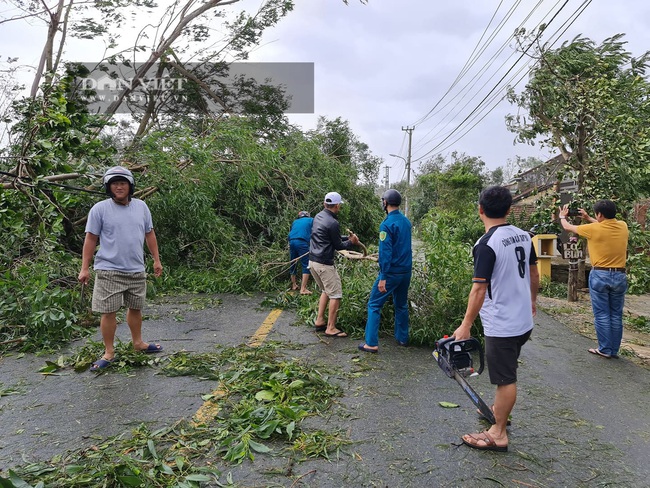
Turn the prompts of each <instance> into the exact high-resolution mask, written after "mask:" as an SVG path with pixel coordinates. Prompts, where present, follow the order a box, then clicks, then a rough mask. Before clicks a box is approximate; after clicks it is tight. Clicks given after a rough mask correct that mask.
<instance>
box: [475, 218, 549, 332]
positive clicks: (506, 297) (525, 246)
mask: <svg viewBox="0 0 650 488" xmlns="http://www.w3.org/2000/svg"><path fill="white" fill-rule="evenodd" d="M473 256H474V277H473V279H472V281H473V282H475V283H487V284H488V289H487V293H486V296H485V301H484V302H483V307H482V308H481V312H480V315H481V321H482V323H483V330H484V332H485V335H486V336H490V337H516V336H519V335H522V334H525V333H526V332H528V331H529V330H531V329H532V328H533V310H532V299H531V293H530V270H529V266H531V265H534V264H536V263H537V254H536V253H535V249H534V246H533V243H532V240H531V238H530V235H529V234H528V232H526V231H524V230H521V229H519V228H518V227H515V226H514V225H510V224H502V225H497V226H494V227H492V228H490V230H489V231H488V232H487V233H486V234H485V235H484V236H483V237H481V238H480V239H479V240H478V241H476V244H475V245H474V250H473Z"/></svg>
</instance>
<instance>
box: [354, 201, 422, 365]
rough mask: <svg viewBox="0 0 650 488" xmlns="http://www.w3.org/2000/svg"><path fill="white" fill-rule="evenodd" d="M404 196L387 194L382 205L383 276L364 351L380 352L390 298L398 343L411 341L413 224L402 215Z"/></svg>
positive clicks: (371, 306)
mask: <svg viewBox="0 0 650 488" xmlns="http://www.w3.org/2000/svg"><path fill="white" fill-rule="evenodd" d="M401 203H402V195H400V193H399V192H398V191H397V190H393V189H390V190H386V191H385V192H384V194H383V195H382V197H381V204H382V206H383V208H384V212H386V218H385V219H384V221H383V222H382V223H381V225H380V226H379V276H378V277H377V279H376V280H375V284H374V285H373V286H372V290H371V291H370V298H369V299H368V320H367V321H366V337H365V339H366V342H365V343H363V344H359V346H358V348H359V350H360V351H364V352H370V353H377V352H379V318H380V316H381V309H382V307H383V306H384V303H386V300H388V298H389V297H391V296H392V297H393V305H394V308H395V340H396V341H397V344H399V345H400V346H406V345H407V344H408V340H409V308H408V291H409V286H410V284H411V269H412V263H413V257H412V252H411V222H410V221H409V219H407V218H406V217H405V216H404V214H403V213H401V212H400V211H399V206H400V204H401Z"/></svg>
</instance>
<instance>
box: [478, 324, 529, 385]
mask: <svg viewBox="0 0 650 488" xmlns="http://www.w3.org/2000/svg"><path fill="white" fill-rule="evenodd" d="M531 332H532V329H531V330H529V331H528V332H526V333H525V334H523V335H520V336H517V337H488V336H485V358H486V360H487V365H488V373H489V376H490V383H492V384H493V385H510V384H512V383H516V382H517V360H518V359H519V354H520V353H521V347H522V346H523V345H524V344H526V342H527V341H528V339H529V338H530V334H531Z"/></svg>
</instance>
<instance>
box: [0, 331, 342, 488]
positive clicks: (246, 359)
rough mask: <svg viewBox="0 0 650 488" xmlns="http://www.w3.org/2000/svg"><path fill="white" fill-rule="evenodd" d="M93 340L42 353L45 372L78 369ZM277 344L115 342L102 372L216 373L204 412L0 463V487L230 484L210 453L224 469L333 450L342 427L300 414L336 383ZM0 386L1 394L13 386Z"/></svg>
mask: <svg viewBox="0 0 650 488" xmlns="http://www.w3.org/2000/svg"><path fill="white" fill-rule="evenodd" d="M101 349H102V345H101V344H100V343H96V342H90V343H89V344H87V345H86V346H83V347H82V348H80V349H79V351H77V352H76V353H74V354H72V355H70V356H62V357H60V358H59V359H58V361H56V362H47V363H46V366H45V367H44V370H46V372H45V374H56V372H57V371H58V370H61V369H63V368H73V369H75V370H81V369H85V368H86V367H87V365H88V364H89V362H90V361H92V360H94V359H96V357H97V354H98V353H101ZM286 350H287V346H286V345H285V344H282V343H273V342H271V343H268V344H264V345H262V346H260V347H255V348H253V347H248V346H239V347H229V348H222V349H220V350H218V351H217V352H214V353H203V354H190V353H187V352H179V353H175V354H173V355H171V356H170V357H168V358H164V359H158V358H152V357H150V356H147V355H144V354H141V353H136V352H135V351H133V350H132V347H131V345H130V344H125V343H121V344H119V345H118V347H117V353H118V354H119V356H120V358H121V359H120V363H123V364H120V363H118V364H116V365H115V366H116V367H113V365H112V366H111V367H110V368H107V369H106V370H105V373H108V374H120V373H122V374H123V373H127V372H128V371H130V370H132V369H133V368H136V367H144V366H155V367H159V368H160V372H161V374H164V375H167V376H195V377H198V378H201V379H210V380H214V381H217V382H218V385H219V386H218V394H215V393H212V394H207V395H204V396H203V399H204V401H205V402H206V403H205V404H210V406H211V408H209V409H206V410H207V412H208V413H207V414H204V415H201V416H200V418H199V415H198V414H197V416H196V417H195V418H194V419H191V420H182V421H179V422H177V423H175V424H174V425H171V426H168V427H165V428H162V429H158V430H156V431H151V430H150V429H149V428H148V427H147V426H145V425H141V426H139V427H137V428H135V429H133V430H132V431H131V432H130V435H127V434H122V435H120V436H116V437H113V438H110V439H107V440H104V441H102V442H100V443H97V444H96V445H93V446H91V447H89V448H86V449H81V450H78V451H74V452H71V453H68V454H65V455H61V456H55V457H54V458H52V459H51V460H50V461H49V462H40V463H32V464H28V465H25V466H21V467H18V468H16V469H14V470H12V471H9V477H8V478H0V487H2V488H19V487H20V488H27V487H31V486H34V487H38V488H40V487H45V486H56V487H64V488H66V487H78V486H86V487H105V486H134V487H135V486H147V487H162V486H165V487H168V486H174V487H180V488H193V487H199V486H202V485H203V484H204V483H209V486H232V479H230V477H229V475H228V474H226V475H225V476H224V475H223V470H222V469H221V467H217V466H216V464H215V463H214V461H215V459H218V460H220V461H221V463H222V464H223V466H226V468H227V466H229V465H237V464H241V463H242V462H244V461H245V460H247V459H248V460H250V461H254V459H255V457H256V456H257V455H258V454H265V453H272V452H274V451H275V452H277V451H281V452H282V453H283V455H285V456H288V457H289V458H290V459H291V462H292V463H295V462H300V461H304V460H306V459H309V458H318V457H320V458H324V459H327V460H330V459H332V458H338V457H339V456H341V455H343V454H344V452H345V447H346V446H348V445H349V444H351V442H350V441H349V440H348V439H347V437H346V435H345V433H343V432H341V431H335V432H327V431H324V430H320V429H313V430H308V429H306V428H303V425H302V421H303V420H304V419H306V418H308V417H311V416H318V415H321V414H323V413H324V412H325V411H327V410H328V409H330V407H331V406H332V404H333V402H334V401H335V398H336V397H338V396H340V395H341V388H340V387H339V386H337V385H335V384H333V383H332V382H330V381H329V378H328V377H327V376H326V375H324V374H323V373H322V372H321V369H320V368H319V367H318V366H317V365H308V364H306V363H305V362H304V361H303V360H300V359H295V358H287V357H286V356H283V355H282V352H283V351H286ZM82 366H83V368H82ZM328 369H329V370H331V368H328ZM323 370H324V368H323ZM2 388H4V387H2V385H0V391H6V392H7V394H10V393H12V392H13V390H12V389H2ZM205 404H204V405H205Z"/></svg>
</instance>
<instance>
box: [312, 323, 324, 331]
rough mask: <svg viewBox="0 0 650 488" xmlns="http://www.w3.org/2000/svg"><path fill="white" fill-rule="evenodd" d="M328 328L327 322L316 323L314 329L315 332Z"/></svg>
mask: <svg viewBox="0 0 650 488" xmlns="http://www.w3.org/2000/svg"><path fill="white" fill-rule="evenodd" d="M326 330H327V324H325V325H316V324H314V331H315V332H325V331H326Z"/></svg>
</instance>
